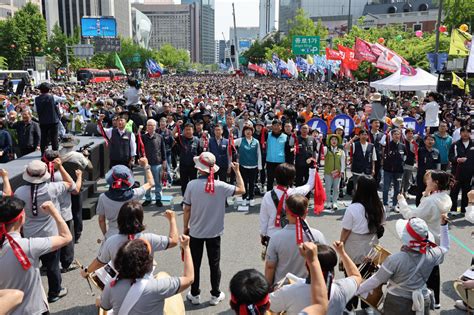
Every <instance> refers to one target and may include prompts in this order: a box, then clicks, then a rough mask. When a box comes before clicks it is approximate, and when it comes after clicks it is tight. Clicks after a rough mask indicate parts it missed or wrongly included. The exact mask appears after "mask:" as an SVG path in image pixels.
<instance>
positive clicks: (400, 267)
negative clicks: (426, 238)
mask: <svg viewBox="0 0 474 315" xmlns="http://www.w3.org/2000/svg"><path fill="white" fill-rule="evenodd" d="M423 256H425V260H424V262H423V263H422V265H421V267H420V268H419V269H418V271H417V272H416V274H414V275H413V276H412V274H413V272H414V271H415V270H416V267H417V265H418V263H419V262H420V260H421V259H422V257H423ZM443 260H444V254H443V252H442V250H441V248H440V247H435V248H429V249H427V251H426V254H425V255H423V254H420V253H418V252H405V251H400V252H398V253H395V254H392V255H390V256H388V257H387V259H385V261H384V262H383V264H382V266H381V268H380V269H379V271H377V273H376V274H375V276H376V277H377V279H380V280H382V281H383V282H384V283H386V282H387V281H388V280H390V281H388V286H387V290H388V291H389V292H390V293H391V294H393V295H396V296H401V297H404V298H407V299H411V298H412V292H413V290H417V289H420V288H422V289H424V288H426V281H427V280H428V278H429V276H430V274H431V271H432V270H433V268H434V267H435V266H438V265H439V264H441V263H442V262H443ZM407 280H408V281H407ZM393 282H395V283H396V284H398V285H401V288H400V287H397V286H394V285H393ZM424 291H425V292H424V293H425V297H426V296H427V291H426V290H424Z"/></svg>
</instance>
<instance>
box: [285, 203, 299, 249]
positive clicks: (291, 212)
mask: <svg viewBox="0 0 474 315" xmlns="http://www.w3.org/2000/svg"><path fill="white" fill-rule="evenodd" d="M286 213H287V214H288V215H291V216H292V217H295V218H296V244H298V245H300V244H303V226H302V224H301V221H302V220H303V219H302V218H301V217H300V216H298V215H296V214H295V213H293V211H291V210H290V209H288V207H287V208H286Z"/></svg>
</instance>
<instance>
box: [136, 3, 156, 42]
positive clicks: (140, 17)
mask: <svg viewBox="0 0 474 315" xmlns="http://www.w3.org/2000/svg"><path fill="white" fill-rule="evenodd" d="M151 28H152V24H151V21H150V19H149V18H148V17H147V16H146V15H145V14H143V13H142V12H140V11H139V10H138V9H137V8H135V7H133V8H132V34H133V41H134V42H135V43H136V44H138V45H140V46H141V47H143V48H146V49H148V48H149V47H150V37H151Z"/></svg>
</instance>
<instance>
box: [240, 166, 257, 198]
mask: <svg viewBox="0 0 474 315" xmlns="http://www.w3.org/2000/svg"><path fill="white" fill-rule="evenodd" d="M240 173H241V174H242V179H243V180H244V187H245V194H244V195H243V196H242V199H250V200H251V199H253V197H254V194H255V180H256V179H257V173H258V168H257V167H254V168H245V167H243V166H240Z"/></svg>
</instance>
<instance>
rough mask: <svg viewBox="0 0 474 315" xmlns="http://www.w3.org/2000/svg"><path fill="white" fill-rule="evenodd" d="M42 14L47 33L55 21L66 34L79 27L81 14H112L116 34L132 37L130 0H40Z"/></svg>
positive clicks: (70, 33) (49, 32)
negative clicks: (115, 25)
mask: <svg viewBox="0 0 474 315" xmlns="http://www.w3.org/2000/svg"><path fill="white" fill-rule="evenodd" d="M42 4H43V16H44V17H45V19H46V25H47V29H48V34H51V30H52V29H53V27H54V25H55V24H56V23H57V24H59V26H60V27H61V29H62V30H63V32H64V33H65V34H67V35H72V34H73V33H74V30H75V29H76V28H80V27H81V18H82V17H83V16H113V17H115V19H116V21H117V34H118V35H120V36H121V37H123V38H131V37H132V10H131V4H130V0H42Z"/></svg>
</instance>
